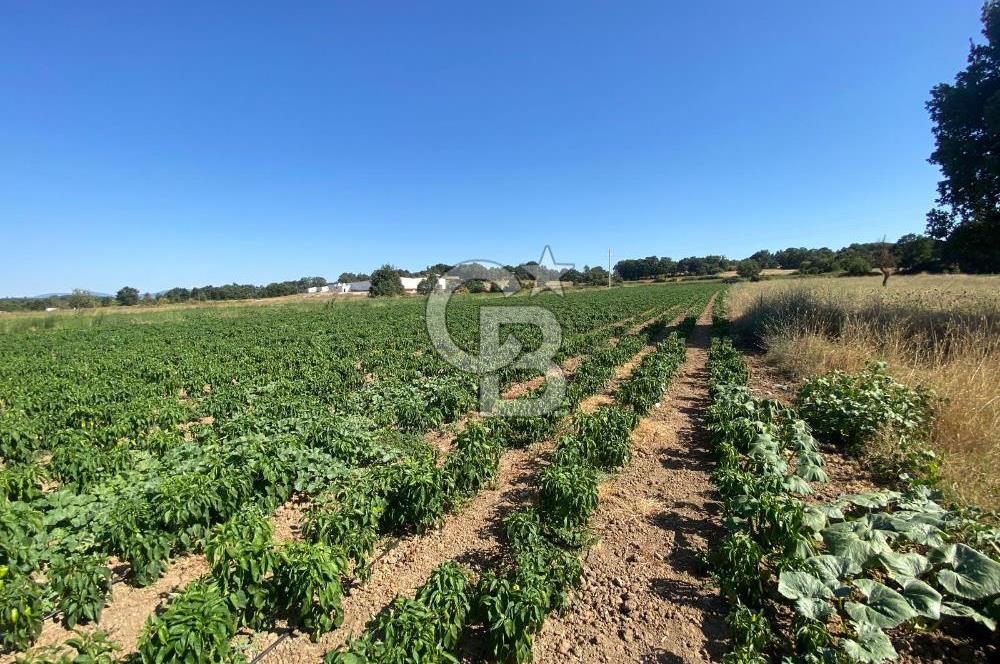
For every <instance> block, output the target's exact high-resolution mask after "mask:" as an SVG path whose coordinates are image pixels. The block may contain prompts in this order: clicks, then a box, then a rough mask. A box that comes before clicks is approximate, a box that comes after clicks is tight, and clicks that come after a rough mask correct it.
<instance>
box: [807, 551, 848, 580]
mask: <svg viewBox="0 0 1000 664" xmlns="http://www.w3.org/2000/svg"><path fill="white" fill-rule="evenodd" d="M806 565H808V566H809V567H811V568H812V569H813V570H814V571H815V572H816V574H817V575H819V577H820V578H821V579H822V580H823V581H824V582H826V583H827V585H829V583H830V582H838V583H839V582H840V580H841V579H843V578H844V577H845V576H853V575H855V574H859V573H860V572H861V568H860V567H858V566H857V565H855V564H854V562H853V561H852V560H851V559H850V558H846V557H843V556H832V555H830V554H823V555H821V556H813V557H812V558H809V559H808V560H806Z"/></svg>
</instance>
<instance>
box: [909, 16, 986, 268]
mask: <svg viewBox="0 0 1000 664" xmlns="http://www.w3.org/2000/svg"><path fill="white" fill-rule="evenodd" d="M982 21H983V35H984V36H985V37H986V42H985V43H981V44H971V43H970V52H969V58H968V65H967V66H966V67H965V69H963V70H962V71H960V72H958V75H957V76H956V77H955V82H954V83H953V84H952V83H941V84H939V85H936V86H935V87H934V89H933V90H932V91H931V99H930V101H929V102H928V103H927V109H928V111H929V112H930V116H931V121H932V122H933V123H934V139H935V149H934V152H933V153H931V157H930V161H931V163H933V164H937V165H938V166H940V167H941V173H942V175H943V179H942V180H941V181H940V182H939V183H938V198H937V205H938V206H940V207H938V208H936V209H934V210H931V212H930V213H928V215H927V232H928V234H929V235H931V236H932V237H936V238H939V239H942V240H944V241H945V255H946V257H947V258H948V259H950V260H954V261H957V262H958V264H959V266H960V267H961V268H962V270H963V271H966V272H1000V253H998V252H997V247H998V246H1000V214H998V212H997V206H996V200H997V198H998V196H1000V190H998V185H997V182H998V179H997V175H998V173H1000V164H998V161H997V159H996V157H995V156H994V154H993V153H992V151H991V148H990V146H991V145H992V141H993V140H994V136H996V134H997V131H998V130H1000V127H998V120H997V117H996V113H995V112H994V107H993V103H994V102H993V94H994V93H995V91H996V89H997V86H998V85H1000V73H998V71H1000V69H998V67H1000V3H997V2H996V1H995V0H990V1H989V2H986V3H985V4H984V5H983V13H982Z"/></svg>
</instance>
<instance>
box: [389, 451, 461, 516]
mask: <svg viewBox="0 0 1000 664" xmlns="http://www.w3.org/2000/svg"><path fill="white" fill-rule="evenodd" d="M393 470H394V471H395V473H396V475H395V477H394V479H393V481H392V484H393V488H392V490H391V491H390V493H389V495H387V497H386V498H387V505H386V513H385V524H386V526H387V527H388V528H391V529H393V530H395V531H402V530H407V529H413V530H414V531H415V532H417V533H422V532H424V531H425V530H427V529H428V528H430V527H431V526H433V525H434V524H435V523H437V522H438V519H440V518H441V516H442V515H443V514H444V511H445V506H446V495H445V483H444V481H443V471H442V470H441V469H439V468H437V467H435V465H434V460H433V459H432V458H420V459H407V460H406V461H404V462H403V463H401V464H400V465H399V466H398V467H395V468H394V469H393Z"/></svg>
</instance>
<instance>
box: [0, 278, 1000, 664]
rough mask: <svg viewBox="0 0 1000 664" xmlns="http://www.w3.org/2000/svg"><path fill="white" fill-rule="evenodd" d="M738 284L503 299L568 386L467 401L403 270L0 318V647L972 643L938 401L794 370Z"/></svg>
mask: <svg viewBox="0 0 1000 664" xmlns="http://www.w3.org/2000/svg"><path fill="white" fill-rule="evenodd" d="M843 281H844V283H845V284H846V283H849V282H850V283H858V282H857V281H856V280H843ZM892 283H893V285H894V286H895V285H896V284H897V283H903V280H902V279H897V280H896V281H894V282H892ZM758 287H768V288H771V287H773V286H772V285H771V284H746V285H741V286H738V287H736V288H727V287H726V286H723V285H721V284H716V283H690V284H663V285H649V286H636V287H632V288H618V289H613V290H603V289H601V290H580V291H573V292H569V293H567V294H566V295H564V296H561V297H560V296H556V295H554V294H543V295H541V296H539V297H535V298H532V299H531V300H532V304H541V305H542V306H544V307H546V308H547V309H549V310H550V311H551V312H552V313H553V315H554V316H555V317H556V319H557V320H558V321H559V323H560V326H561V328H562V331H563V340H562V345H561V347H560V349H559V352H558V353H557V355H556V357H555V361H556V362H558V363H559V364H560V365H561V367H562V369H563V371H564V372H565V374H566V376H567V380H568V388H567V391H566V397H565V399H564V401H563V403H562V405H561V407H560V408H558V409H557V410H555V411H554V412H552V413H548V414H545V415H539V416H531V417H527V416H520V417H489V416H482V415H480V414H479V413H478V412H477V406H478V399H477V383H476V381H475V380H474V379H473V377H472V376H470V375H469V374H465V373H463V372H460V371H458V370H457V369H455V368H453V367H452V366H451V365H450V364H448V363H447V362H445V361H444V360H443V359H441V357H440V356H439V355H438V354H437V353H436V352H435V350H434V348H433V346H432V344H431V342H430V339H429V337H428V335H427V332H426V329H425V320H424V304H425V301H424V299H423V298H402V299H393V300H385V301H352V302H343V301H329V302H318V303H316V302H304V303H302V302H293V303H285V304H272V305H270V306H255V307H246V306H238V307H211V308H205V309H198V308H184V309H178V310H172V311H166V312H149V313H141V314H132V315H109V316H106V317H103V318H101V319H100V320H99V321H89V322H88V323H87V324H80V323H77V322H74V321H73V320H72V319H71V318H67V317H60V319H59V321H58V322H57V323H55V324H52V325H51V326H49V327H46V326H44V325H43V326H32V327H30V328H24V329H18V330H16V331H9V332H7V333H6V334H0V455H2V461H3V466H2V468H0V491H2V492H3V496H2V502H0V574H2V578H0V643H2V649H3V651H4V653H5V654H2V655H0V662H4V663H6V662H13V661H15V660H16V659H22V660H24V661H31V662H38V663H39V664H40V663H41V662H56V661H59V662H76V663H78V664H84V662H93V661H101V662H111V661H117V660H120V659H125V660H129V661H137V662H138V661H141V662H170V661H189V662H202V661H204V662H222V661H225V662H228V661H249V662H253V663H254V664H257V663H261V662H263V663H266V662H312V663H315V664H318V663H319V662H324V663H326V664H335V663H344V664H347V663H351V664H353V663H357V662H372V663H378V662H407V661H422V662H451V661H467V662H478V661H491V662H508V661H516V662H527V661H538V662H581V661H582V662H602V661H605V662H627V661H635V662H640V661H692V662H717V661H726V662H765V661H780V660H781V658H783V657H789V658H793V659H790V660H789V661H802V662H851V661H857V662H876V661H887V660H891V659H897V658H898V659H902V660H904V661H935V660H940V661H949V662H951V661H955V662H958V661H963V662H968V661H986V660H988V659H990V658H992V657H995V656H996V655H997V653H996V647H995V640H994V636H993V634H994V632H993V630H994V629H995V621H996V620H997V619H998V618H1000V562H997V558H998V554H1000V531H998V530H997V529H996V528H995V527H994V520H993V517H992V516H991V515H990V514H987V513H983V512H980V511H973V510H969V509H968V508H965V507H963V506H962V505H960V504H955V503H953V502H952V498H953V495H954V494H953V493H949V492H945V493H944V494H942V493H940V491H939V489H941V488H942V481H941V479H940V473H939V471H938V469H937V466H936V464H934V463H931V462H929V461H928V459H929V458H931V457H928V456H926V451H927V449H926V447H928V446H933V444H934V442H935V440H936V438H935V436H936V434H935V433H934V432H935V431H936V430H937V429H936V427H940V424H938V422H939V419H938V418H939V417H940V415H936V414H935V413H940V412H941V411H940V407H938V410H937V411H934V410H933V409H930V408H927V409H925V408H924V406H929V405H930V404H937V401H935V400H934V398H933V397H931V396H926V395H925V393H924V392H923V391H921V388H919V387H918V386H917V383H916V382H914V383H913V385H912V386H911V385H910V384H909V383H908V382H907V381H906V380H903V377H902V376H898V375H897V374H892V375H889V374H886V373H885V372H883V371H881V370H871V369H866V368H865V365H864V363H863V362H862V363H861V364H860V365H859V366H850V367H845V368H846V369H849V370H850V371H852V372H855V373H852V374H843V375H841V374H833V375H832V376H831V375H827V374H825V373H824V371H825V369H826V367H824V368H821V369H820V368H815V367H814V368H813V369H812V370H811V371H805V370H803V371H802V372H801V373H800V374H799V377H798V378H797V379H796V390H795V393H793V392H792V390H791V389H790V388H789V386H788V385H786V384H782V383H781V381H786V382H787V379H786V378H784V377H783V376H782V374H780V373H777V370H776V369H775V368H774V367H772V366H768V365H766V364H764V363H762V362H761V360H760V358H758V357H756V356H754V355H747V354H745V353H744V352H743V350H742V349H741V348H740V347H739V346H738V345H734V344H733V342H732V341H731V339H732V338H733V333H734V332H738V331H739V330H740V329H741V326H744V325H747V324H748V322H747V321H748V320H749V315H748V311H749V307H748V306H747V305H746V304H741V302H748V301H754V302H760V301H761V297H760V296H758V295H757V294H756V292H755V291H752V290H751V289H753V288H758ZM775 292H776V291H775ZM748 293H755V294H754V295H752V296H749V295H747V294H748ZM522 302H523V298H519V297H513V298H502V297H492V296H465V297H456V298H455V299H454V300H453V301H452V304H451V306H450V307H449V310H448V326H449V330H450V332H451V335H452V337H453V338H454V339H455V340H456V341H457V342H458V343H459V345H460V346H462V347H463V348H466V349H468V350H470V351H472V352H475V351H474V349H475V348H476V347H477V344H478V329H479V328H478V310H479V308H480V307H481V306H483V305H486V304H490V305H494V304H496V305H516V304H518V303H522ZM737 312H739V314H737ZM784 315H787V314H784ZM730 318H732V319H733V320H734V321H736V327H732V326H731V324H730V322H729V321H730ZM738 319H739V320H738ZM774 320H777V319H774ZM740 321H742V322H740ZM791 322H792V320H791V319H789V324H791ZM509 332H510V333H511V334H514V335H516V336H517V337H518V338H520V339H521V340H522V341H523V342H524V343H525V344H526V346H528V347H529V348H530V347H532V346H533V345H537V343H538V338H537V335H536V331H535V330H533V329H532V328H527V327H518V326H514V327H511V328H510V329H509ZM988 334H995V330H992V329H991V330H989V331H988ZM736 336H737V338H739V336H740V335H739V334H737V335H736ZM829 338H830V339H832V340H833V341H832V342H831V343H836V340H837V335H836V334H833V333H829ZM771 359H772V364H775V362H774V361H773V358H771ZM784 370H787V368H786V369H784ZM866 372H867V373H866ZM500 374H501V375H500V376H499V379H500V384H501V385H502V386H503V389H504V390H505V392H506V394H507V395H508V396H510V397H514V398H530V397H531V396H532V395H533V394H535V393H536V392H537V391H539V390H541V389H542V388H543V385H542V383H543V380H542V379H541V378H539V377H537V376H533V375H531V374H530V373H528V372H525V371H523V370H519V371H515V370H501V371H500ZM892 376H897V377H898V378H899V379H900V381H902V382H896V379H895V378H893V377H892ZM859 385H861V387H862V388H866V387H869V386H874V387H873V388H872V389H875V390H878V391H881V392H882V393H886V394H891V395H894V398H892V399H885V400H882V401H879V400H877V399H876V400H871V399H869V400H867V401H864V402H863V403H861V404H860V405H859V404H858V403H855V402H854V401H852V399H854V400H857V398H858V397H857V394H858V393H862V394H864V393H865V389H858V386H859ZM848 387H850V389H848ZM872 422H876V423H877V424H876V425H872V424H871V423H872ZM883 422H896V423H898V424H899V426H898V427H896V426H895V425H893V426H891V427H887V426H882V424H881V423H883ZM891 435H895V436H897V441H896V447H895V448H894V449H896V450H897V451H899V452H901V453H903V454H902V455H901V456H900V455H897V456H896V457H894V459H895V461H896V465H895V466H892V467H891V470H893V471H900V472H897V473H896V474H895V475H893V474H892V473H891V472H886V468H877V467H876V466H875V465H874V464H872V463H870V462H869V460H868V457H867V456H865V454H863V453H862V452H863V450H865V449H867V448H868V447H872V446H874V445H875V444H876V443H880V444H883V445H884V444H885V443H886V440H888V438H887V436H891ZM879 471H881V472H879ZM902 471H905V472H902ZM901 472H902V474H900V473H901ZM945 488H946V487H945ZM112 643H113V647H112ZM60 658H61V659H60Z"/></svg>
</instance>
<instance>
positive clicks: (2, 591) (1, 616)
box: [0, 566, 45, 650]
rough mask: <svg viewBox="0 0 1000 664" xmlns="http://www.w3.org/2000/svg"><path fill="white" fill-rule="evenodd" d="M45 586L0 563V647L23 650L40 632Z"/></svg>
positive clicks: (2, 648) (1, 648) (0, 648)
mask: <svg viewBox="0 0 1000 664" xmlns="http://www.w3.org/2000/svg"><path fill="white" fill-rule="evenodd" d="M44 611H45V604H44V589H43V588H42V586H40V585H39V584H38V583H36V582H35V581H33V580H32V579H30V578H28V577H26V576H20V575H17V574H13V573H11V570H9V569H8V568H7V567H2V566H0V650H24V649H25V648H27V647H28V646H30V645H31V644H32V643H34V642H35V639H37V638H38V635H39V634H41V633H42V615H43V613H44Z"/></svg>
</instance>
